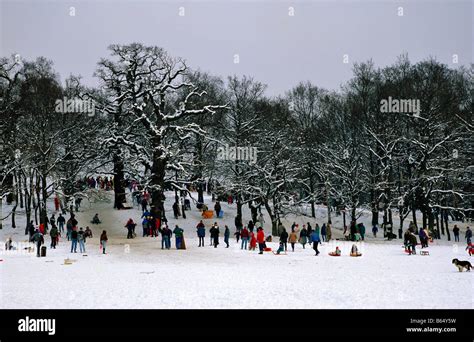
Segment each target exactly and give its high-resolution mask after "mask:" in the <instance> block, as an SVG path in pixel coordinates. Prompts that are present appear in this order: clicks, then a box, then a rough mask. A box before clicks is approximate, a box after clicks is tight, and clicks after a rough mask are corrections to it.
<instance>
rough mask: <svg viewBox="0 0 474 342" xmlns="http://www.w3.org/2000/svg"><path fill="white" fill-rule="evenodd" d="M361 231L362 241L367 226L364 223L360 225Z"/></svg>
mask: <svg viewBox="0 0 474 342" xmlns="http://www.w3.org/2000/svg"><path fill="white" fill-rule="evenodd" d="M359 233H360V237H361V238H362V241H364V236H365V226H364V224H363V223H361V224H360V225H359Z"/></svg>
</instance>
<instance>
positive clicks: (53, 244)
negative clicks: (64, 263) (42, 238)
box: [49, 226, 59, 249]
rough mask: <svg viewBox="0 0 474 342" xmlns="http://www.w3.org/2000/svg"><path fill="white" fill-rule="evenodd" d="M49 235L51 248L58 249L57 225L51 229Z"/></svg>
mask: <svg viewBox="0 0 474 342" xmlns="http://www.w3.org/2000/svg"><path fill="white" fill-rule="evenodd" d="M49 236H51V248H54V249H56V244H57V243H58V236H59V231H58V228H57V227H56V226H53V228H51V230H50V231H49Z"/></svg>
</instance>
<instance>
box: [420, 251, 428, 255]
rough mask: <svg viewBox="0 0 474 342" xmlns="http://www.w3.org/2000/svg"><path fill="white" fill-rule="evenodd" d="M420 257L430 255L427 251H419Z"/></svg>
mask: <svg viewBox="0 0 474 342" xmlns="http://www.w3.org/2000/svg"><path fill="white" fill-rule="evenodd" d="M420 255H430V252H429V251H420Z"/></svg>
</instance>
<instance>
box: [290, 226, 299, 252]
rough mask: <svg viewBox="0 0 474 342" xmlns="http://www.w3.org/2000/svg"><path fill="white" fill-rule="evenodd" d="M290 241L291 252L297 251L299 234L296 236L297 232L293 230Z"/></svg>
mask: <svg viewBox="0 0 474 342" xmlns="http://www.w3.org/2000/svg"><path fill="white" fill-rule="evenodd" d="M289 241H290V244H291V250H292V251H293V252H294V251H295V243H297V242H298V234H296V232H295V230H294V229H292V230H291V233H290V236H289Z"/></svg>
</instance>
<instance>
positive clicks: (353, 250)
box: [351, 244, 362, 257]
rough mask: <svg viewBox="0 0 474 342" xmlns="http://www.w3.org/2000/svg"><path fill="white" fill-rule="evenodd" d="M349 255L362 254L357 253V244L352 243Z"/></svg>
mask: <svg viewBox="0 0 474 342" xmlns="http://www.w3.org/2000/svg"><path fill="white" fill-rule="evenodd" d="M351 256H353V257H358V256H362V253H359V251H358V249H357V246H356V245H355V244H353V245H352V248H351Z"/></svg>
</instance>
